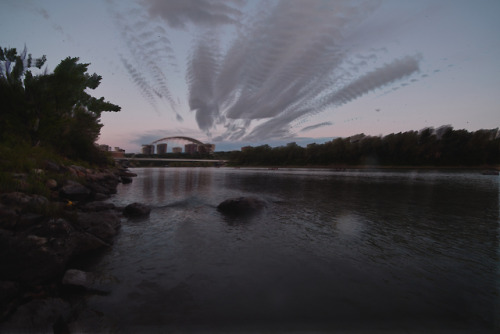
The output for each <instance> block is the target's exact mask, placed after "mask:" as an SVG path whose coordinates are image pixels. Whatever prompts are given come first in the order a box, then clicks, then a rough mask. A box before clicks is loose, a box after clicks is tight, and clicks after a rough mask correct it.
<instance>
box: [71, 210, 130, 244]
mask: <svg viewBox="0 0 500 334" xmlns="http://www.w3.org/2000/svg"><path fill="white" fill-rule="evenodd" d="M120 225H121V221H120V217H118V215H117V214H116V213H115V212H113V211H101V212H79V213H78V214H77V221H76V222H75V223H74V224H73V226H75V227H76V228H78V229H80V230H81V231H82V232H87V233H90V234H93V235H94V236H96V237H98V238H99V239H101V240H103V241H104V242H106V243H108V244H111V243H112V242H113V238H114V237H115V236H116V235H117V234H118V230H119V229H120Z"/></svg>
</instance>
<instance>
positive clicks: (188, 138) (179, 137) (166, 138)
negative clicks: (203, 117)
mask: <svg viewBox="0 0 500 334" xmlns="http://www.w3.org/2000/svg"><path fill="white" fill-rule="evenodd" d="M176 139H177V140H185V141H189V142H191V143H193V144H198V145H203V143H202V142H201V141H199V140H198V139H194V138H191V137H183V136H173V137H165V138H161V139H158V140H155V141H154V142H152V143H151V145H154V144H157V143H160V142H162V141H168V140H176Z"/></svg>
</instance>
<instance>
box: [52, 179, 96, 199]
mask: <svg viewBox="0 0 500 334" xmlns="http://www.w3.org/2000/svg"><path fill="white" fill-rule="evenodd" d="M90 193H91V191H90V189H89V188H87V187H85V186H84V185H82V184H80V183H78V182H75V181H68V183H67V184H66V185H65V186H63V187H62V188H61V190H59V196H60V197H62V198H65V199H69V200H71V201H84V200H86V199H88V198H89V197H90Z"/></svg>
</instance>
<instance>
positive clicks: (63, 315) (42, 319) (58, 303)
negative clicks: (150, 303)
mask: <svg viewBox="0 0 500 334" xmlns="http://www.w3.org/2000/svg"><path fill="white" fill-rule="evenodd" d="M70 318H71V305H70V304H69V303H68V302H66V301H64V300H62V299H60V298H47V299H34V300H32V301H30V302H28V303H26V304H24V305H21V306H20V307H19V308H18V309H17V311H16V312H15V313H14V314H13V315H12V317H11V318H10V319H9V320H8V321H6V322H5V323H2V324H0V332H2V333H57V332H61V331H56V328H57V327H60V326H64V324H65V323H67V322H68V321H69V320H70Z"/></svg>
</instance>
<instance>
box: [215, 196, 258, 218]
mask: <svg viewBox="0 0 500 334" xmlns="http://www.w3.org/2000/svg"><path fill="white" fill-rule="evenodd" d="M266 207H267V204H266V202H264V201H263V200H261V199H258V198H256V197H238V198H230V199H226V200H225V201H223V202H222V203H220V204H219V205H218V206H217V209H218V210H219V211H220V212H222V213H224V214H230V215H245V214H252V213H257V212H259V211H260V210H262V209H264V208H266Z"/></svg>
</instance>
